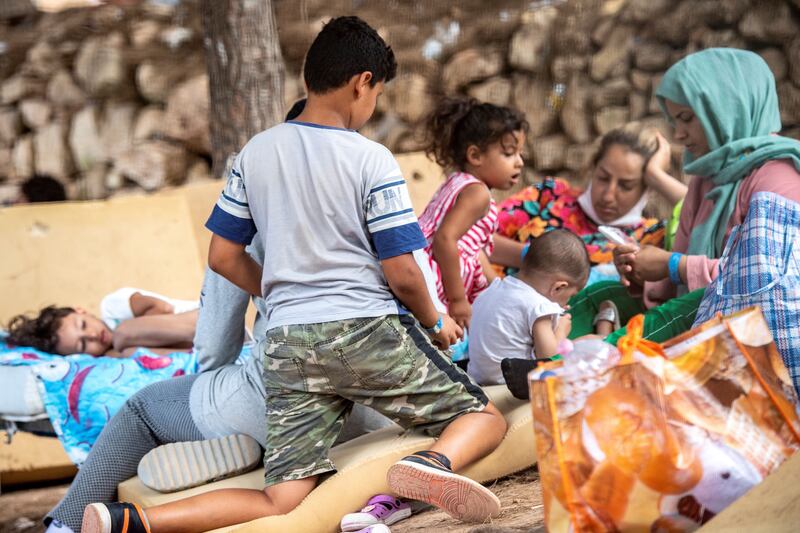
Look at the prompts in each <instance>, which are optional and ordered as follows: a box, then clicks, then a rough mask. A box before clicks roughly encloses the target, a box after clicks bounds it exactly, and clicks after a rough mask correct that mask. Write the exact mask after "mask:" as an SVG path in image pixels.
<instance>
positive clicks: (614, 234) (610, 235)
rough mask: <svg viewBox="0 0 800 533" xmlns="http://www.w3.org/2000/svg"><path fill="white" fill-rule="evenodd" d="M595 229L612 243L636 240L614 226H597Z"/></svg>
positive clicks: (633, 242)
mask: <svg viewBox="0 0 800 533" xmlns="http://www.w3.org/2000/svg"><path fill="white" fill-rule="evenodd" d="M597 230H598V231H599V232H600V233H602V234H603V236H604V237H605V238H606V239H608V240H609V241H611V242H613V243H614V244H636V241H635V240H634V239H632V238H631V237H629V236H628V235H626V234H624V233H623V232H622V231H621V230H620V229H618V228H615V227H614V226H599V227H598V228H597Z"/></svg>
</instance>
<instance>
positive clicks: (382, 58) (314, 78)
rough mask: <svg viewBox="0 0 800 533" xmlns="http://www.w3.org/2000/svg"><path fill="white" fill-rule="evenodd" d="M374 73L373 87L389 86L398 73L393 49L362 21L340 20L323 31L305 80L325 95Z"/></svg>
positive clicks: (308, 59) (313, 46)
mask: <svg viewBox="0 0 800 533" xmlns="http://www.w3.org/2000/svg"><path fill="white" fill-rule="evenodd" d="M362 72H371V73H372V80H371V81H370V86H372V87H375V85H376V84H377V83H378V82H380V81H383V82H389V81H391V80H392V78H394V76H395V74H396V73H397V61H396V60H395V58H394V52H392V47H391V46H388V45H387V44H386V42H385V41H384V40H383V38H381V36H380V35H378V32H377V31H375V30H374V29H373V28H372V27H371V26H370V25H369V24H367V23H366V22H364V21H363V20H361V19H360V18H358V17H354V16H349V17H337V18H334V19H331V20H330V21H329V22H328V23H327V24H325V26H324V27H323V28H322V31H320V32H319V34H318V35H317V37H316V38H315V39H314V42H313V43H311V47H310V48H309V49H308V53H307V54H306V60H305V64H304V65H303V78H304V79H305V82H306V86H307V87H308V90H309V91H310V92H312V93H317V94H324V93H326V92H328V91H332V90H334V89H338V88H339V87H342V86H344V85H346V84H347V82H348V81H350V78H352V77H353V76H356V75H358V74H361V73H362Z"/></svg>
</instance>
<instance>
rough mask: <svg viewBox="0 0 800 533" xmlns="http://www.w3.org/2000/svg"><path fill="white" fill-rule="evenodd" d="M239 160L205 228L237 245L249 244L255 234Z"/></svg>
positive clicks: (232, 169)
mask: <svg viewBox="0 0 800 533" xmlns="http://www.w3.org/2000/svg"><path fill="white" fill-rule="evenodd" d="M239 165H240V160H239V158H237V159H236V162H235V163H234V165H233V168H231V173H230V176H229V177H228V182H227V183H226V184H225V188H224V189H223V190H222V193H221V194H220V195H219V200H217V203H216V205H215V206H214V210H213V211H212V212H211V216H210V217H208V221H207V222H206V228H208V229H209V230H211V232H213V233H215V234H217V235H219V236H220V237H224V238H225V239H228V240H229V241H233V242H236V243H239V244H245V245H247V244H250V241H252V240H253V236H254V235H255V234H256V225H255V224H254V223H253V217H252V215H251V214H250V206H249V205H248V204H247V191H245V187H244V178H243V176H242V171H241V167H240V166H239Z"/></svg>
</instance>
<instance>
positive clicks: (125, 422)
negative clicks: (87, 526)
mask: <svg viewBox="0 0 800 533" xmlns="http://www.w3.org/2000/svg"><path fill="white" fill-rule="evenodd" d="M196 378H197V375H196V374H195V375H191V376H182V377H178V378H173V379H168V380H166V381H160V382H158V383H153V384H152V385H149V386H147V387H145V388H144V389H142V390H140V391H139V392H137V393H136V394H134V395H133V396H132V397H131V398H129V399H128V401H127V402H125V405H123V406H122V409H120V410H119V412H118V413H117V414H116V415H114V418H112V419H111V420H110V421H109V422H108V424H107V425H106V427H105V428H104V429H103V431H102V432H101V433H100V436H99V437H98V438H97V442H95V444H94V446H93V447H92V450H91V452H89V456H88V457H87V459H86V462H84V463H83V466H81V469H80V471H79V472H78V475H77V476H75V479H74V480H73V481H72V485H70V487H69V490H68V491H67V494H66V495H65V496H64V499H63V500H61V502H59V504H58V505H57V506H56V507H55V508H54V509H53V510H52V511H50V513H49V514H48V516H47V517H46V518H45V523H46V524H49V523H50V521H51V520H52V519H53V518H55V519H57V520H60V521H61V522H63V523H64V524H66V525H67V526H69V527H70V528H71V529H72V530H73V531H75V532H78V531H80V529H81V521H82V519H83V510H84V508H85V507H86V506H87V505H88V504H90V503H94V502H112V501H114V500H115V499H116V495H117V485H118V484H119V483H121V482H123V481H125V480H126V479H128V478H131V477H133V476H135V475H136V469H137V467H138V466H139V461H140V460H141V458H142V457H144V455H145V454H146V453H147V452H149V451H150V450H152V449H153V448H156V447H158V446H160V445H162V444H167V443H170V442H181V441H192V440H201V439H203V438H204V437H203V435H202V433H200V430H199V429H197V426H196V425H195V423H194V421H193V420H192V415H191V412H190V411H189V391H190V390H191V388H192V383H194V380H195V379H196Z"/></svg>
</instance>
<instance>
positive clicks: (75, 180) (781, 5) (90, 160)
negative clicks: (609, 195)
mask: <svg viewBox="0 0 800 533" xmlns="http://www.w3.org/2000/svg"><path fill="white" fill-rule="evenodd" d="M273 3H274V5H275V8H276V14H277V18H278V23H279V34H280V35H279V36H280V40H281V46H282V49H283V54H284V57H285V60H286V63H287V81H286V91H285V101H286V103H287V104H290V103H291V102H292V101H293V100H294V99H296V98H298V97H300V96H301V94H302V84H301V83H300V81H299V79H300V76H299V73H300V69H301V62H302V57H303V54H304V52H305V50H306V48H307V47H308V44H309V43H310V42H311V40H312V39H313V37H314V35H315V34H316V32H317V31H318V30H319V28H320V27H321V24H322V22H323V21H324V20H326V19H328V18H330V17H331V16H335V15H340V14H345V13H352V12H356V13H358V14H359V15H360V16H362V17H363V18H365V19H366V20H367V21H369V22H370V23H371V24H372V25H373V26H375V27H377V28H379V31H380V32H381V34H382V35H383V36H384V37H385V38H386V39H387V41H388V42H389V43H390V44H391V45H392V46H393V48H394V50H395V53H396V55H397V58H398V61H399V64H400V68H399V71H398V78H397V79H396V80H395V81H394V82H392V83H391V84H389V85H388V86H387V90H386V93H385V95H384V96H383V97H382V98H381V100H380V102H379V109H378V113H377V114H376V116H375V117H374V119H373V120H372V121H371V122H370V123H369V124H368V125H367V126H366V127H365V128H364V130H363V131H362V132H363V133H364V134H365V135H367V136H369V137H371V138H373V139H375V140H378V141H380V142H382V143H384V144H386V145H387V146H388V147H389V148H390V149H392V150H393V151H395V152H404V151H411V150H417V149H419V148H420V147H421V133H422V132H421V130H422V124H423V123H424V120H425V118H426V117H427V116H428V115H429V113H430V110H431V108H432V106H433V105H434V104H435V102H436V100H437V99H438V98H440V97H442V96H444V95H455V94H464V95H471V96H474V97H476V98H479V99H481V100H487V101H491V102H494V103H498V104H503V105H512V106H516V107H518V108H519V109H521V110H522V111H524V112H525V113H526V115H527V116H528V119H529V121H530V122H531V134H530V136H529V141H528V152H529V155H528V160H527V164H528V166H529V168H530V170H531V172H530V173H529V179H533V177H534V176H535V175H537V174H541V173H549V174H557V175H564V176H571V177H574V176H576V175H577V173H578V171H579V169H580V168H581V167H582V166H583V164H584V162H585V160H586V158H587V156H588V154H589V152H590V151H591V149H592V142H593V141H594V140H595V139H596V138H597V137H598V136H599V135H601V134H603V133H605V132H607V131H609V130H610V129H612V128H614V127H616V126H619V125H622V124H624V123H626V122H628V121H633V120H635V121H640V122H643V123H645V124H650V125H654V126H657V127H660V128H661V129H663V130H664V131H665V132H666V131H667V128H666V124H665V123H664V121H663V119H662V118H661V116H660V114H659V110H658V106H657V104H656V102H655V99H654V98H653V90H654V87H656V86H657V85H658V83H659V80H660V78H661V76H662V75H663V72H664V71H665V70H666V68H668V67H669V65H671V64H672V63H674V62H675V61H677V60H678V59H680V58H681V57H683V56H684V55H686V54H687V53H690V52H692V51H696V50H699V49H702V48H706V47H711V46H735V47H740V48H748V49H751V50H754V51H756V52H758V53H759V54H761V55H762V56H763V57H764V59H765V60H766V61H767V63H768V64H769V65H770V67H771V69H772V70H773V72H774V73H775V77H776V80H777V82H778V92H779V98H780V104H781V116H782V119H783V122H784V126H785V131H784V133H786V134H788V135H791V136H795V137H797V136H798V132H800V32H799V31H798V29H800V1H798V0H627V1H625V0H606V1H604V0H568V1H561V2H558V1H539V2H520V1H519V0H498V1H496V2H491V3H486V2H484V1H482V0H464V1H462V2H458V3H457V4H456V5H457V7H453V5H450V4H451V3H448V2H428V3H425V2H418V1H416V2H411V1H401V0H381V1H376V2H358V5H357V6H355V7H354V1H353V0H326V1H323V0H305V1H304V2H290V1H288V0H274V2H273ZM23 11H24V10H23ZM1 15H2V14H0V16H1ZM199 20H200V18H199V15H198V13H197V7H196V5H195V4H194V3H193V2H190V1H188V0H184V1H183V2H182V3H180V4H179V5H178V6H177V7H174V6H172V7H170V6H168V5H166V4H165V3H158V2H145V3H143V4H142V5H141V6H140V7H137V8H128V9H125V10H123V9H120V8H118V7H114V6H102V7H98V8H90V9H81V10H70V11H66V12H62V13H57V14H47V15H30V14H26V13H23V14H21V15H20V14H16V15H15V16H13V17H12V16H10V15H9V16H8V17H7V18H6V20H4V21H0V30H5V31H2V32H0V41H2V43H0V189H2V190H3V191H4V192H2V193H0V201H2V200H3V199H4V198H2V196H5V197H9V196H13V195H14V194H15V188H16V187H17V184H18V183H19V182H20V181H21V180H23V179H25V178H26V177H28V176H30V175H32V174H33V173H34V172H37V173H47V174H50V175H52V176H54V177H56V178H57V179H60V180H62V181H63V182H64V183H65V184H66V185H67V189H68V194H69V196H70V197H71V198H102V197H107V196H109V195H113V194H121V193H124V192H126V191H129V190H136V189H145V190H154V189H158V188H160V187H162V186H164V185H168V184H180V183H184V182H186V181H193V180H199V179H207V178H208V173H209V170H208V169H209V165H208V162H209V152H210V150H209V135H208V118H207V110H208V105H209V104H208V78H207V75H206V74H205V68H204V53H203V50H202V30H201V27H200V23H199ZM742 83H747V80H742Z"/></svg>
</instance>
